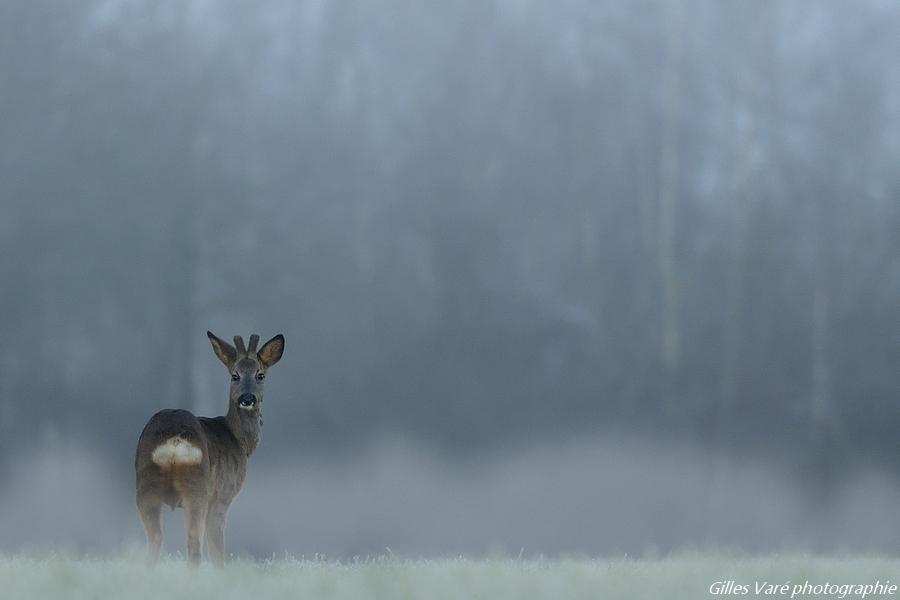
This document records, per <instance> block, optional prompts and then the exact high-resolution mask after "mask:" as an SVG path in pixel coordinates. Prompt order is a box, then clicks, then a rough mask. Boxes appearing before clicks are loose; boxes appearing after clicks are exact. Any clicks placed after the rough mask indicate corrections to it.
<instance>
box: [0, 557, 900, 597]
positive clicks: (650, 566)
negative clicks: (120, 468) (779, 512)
mask: <svg viewBox="0 0 900 600" xmlns="http://www.w3.org/2000/svg"><path fill="white" fill-rule="evenodd" d="M886 580H890V581H891V583H893V582H894V581H895V580H900V572H898V563H897V561H895V560H890V559H886V558H843V559H841V558H820V557H809V556H798V555H792V556H777V555H772V556H767V557H757V558H735V557H723V556H715V555H682V556H677V557H672V558H663V559H656V560H632V559H629V558H627V557H623V558H620V559H561V560H540V559H537V560H534V559H527V560H515V559H486V560H471V559H465V558H451V559H439V560H401V559H396V558H383V559H373V560H364V561H353V562H349V563H338V562H328V561H324V560H294V559H279V560H272V561H262V562H252V561H237V562H232V563H230V564H229V565H228V566H227V567H226V568H225V569H224V570H221V571H220V570H215V569H213V568H212V567H210V566H208V565H204V566H202V567H201V568H200V569H199V571H192V570H191V569H190V568H189V567H187V566H186V565H185V564H184V563H183V562H181V561H177V560H167V561H164V562H163V563H161V564H159V565H157V566H155V567H148V566H146V565H144V564H143V563H142V562H141V561H140V560H139V559H137V558H122V559H99V558H96V559H72V558H66V557H50V558H43V559H34V558H26V557H15V556H8V557H2V558H0V590H2V598H3V599H4V600H25V599H28V600H31V599H35V600H36V599H41V600H54V599H57V598H60V599H62V598H65V599H66V600H77V599H81V598H84V599H92V600H104V599H116V600H118V599H123V598H128V599H135V600H139V599H143V598H147V599H151V598H152V599H153V600H158V599H159V598H166V599H167V600H175V599H179V598H185V599H188V598H190V599H191V600H202V599H206V598H210V599H212V598H215V599H217V600H218V599H221V600H227V599H230V598H235V599H238V598H240V599H242V600H246V599H248V598H250V599H252V600H263V599H268V598H273V599H275V598H277V599H285V598H310V599H315V600H326V599H329V598H334V599H370V598H371V599H376V598H384V599H391V600H393V599H400V598H422V599H428V600H440V599H455V598H459V599H463V598H466V599H470V598H479V599H485V600H489V599H490V600H492V599H497V600H502V599H506V598H509V599H516V600H519V599H527V598H546V599H548V600H550V599H552V600H562V599H573V600H575V599H581V598H583V599H591V600H596V599H600V598H603V599H609V598H623V599H625V598H627V599H642V598H647V599H651V598H652V599H658V598H666V599H672V600H675V599H680V598H684V599H696V598H710V597H713V595H711V594H710V586H711V585H712V584H714V583H715V582H717V581H734V582H736V583H737V584H740V585H746V586H748V593H747V594H745V595H744V596H745V597H770V598H771V597H781V598H790V597H791V592H792V591H794V590H793V588H794V586H795V585H797V584H804V583H805V582H807V581H808V582H809V584H810V585H814V586H815V585H818V586H821V585H823V584H826V583H828V584H831V585H833V586H839V587H833V588H831V590H832V593H824V592H820V593H817V594H816V593H807V594H804V593H802V592H801V593H795V595H794V596H793V597H795V598H812V597H816V598H841V597H844V598H862V597H867V598H886V597H896V596H897V593H896V592H894V594H887V593H882V594H877V593H873V592H872V591H871V590H869V591H868V592H867V594H866V595H863V594H861V593H860V591H861V590H860V588H859V587H858V586H864V585H872V584H875V583H876V582H878V581H880V582H881V583H882V584H883V583H885V581H886ZM766 584H778V585H781V584H789V586H790V588H789V589H788V591H787V592H786V593H783V594H777V593H776V594H775V595H768V596H766V595H765V594H763V593H759V594H757V593H756V590H755V589H754V588H755V586H757V585H766ZM841 586H842V587H841ZM848 586H850V587H848ZM721 597H734V595H727V596H726V595H722V596H721Z"/></svg>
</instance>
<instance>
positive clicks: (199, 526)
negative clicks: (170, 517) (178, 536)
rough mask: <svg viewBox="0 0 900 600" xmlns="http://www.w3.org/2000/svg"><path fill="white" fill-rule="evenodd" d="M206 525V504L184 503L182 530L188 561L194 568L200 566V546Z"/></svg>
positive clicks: (198, 502)
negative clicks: (185, 541) (185, 540)
mask: <svg viewBox="0 0 900 600" xmlns="http://www.w3.org/2000/svg"><path fill="white" fill-rule="evenodd" d="M205 525H206V502H203V501H202V500H198V501H192V502H188V503H185V506H184V528H185V529H186V530H187V555H188V561H190V563H191V564H192V565H194V566H196V565H199V564H200V558H201V555H200V546H201V543H202V542H203V533H204V528H205Z"/></svg>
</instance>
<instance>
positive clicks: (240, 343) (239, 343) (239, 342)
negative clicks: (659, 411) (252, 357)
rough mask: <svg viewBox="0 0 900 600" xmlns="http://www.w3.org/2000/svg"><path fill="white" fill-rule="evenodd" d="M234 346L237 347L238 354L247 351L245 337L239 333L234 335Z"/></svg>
mask: <svg viewBox="0 0 900 600" xmlns="http://www.w3.org/2000/svg"><path fill="white" fill-rule="evenodd" d="M234 347H235V348H237V351H238V354H246V353H247V349H246V348H245V347H244V338H242V337H241V336H239V335H236V336H234Z"/></svg>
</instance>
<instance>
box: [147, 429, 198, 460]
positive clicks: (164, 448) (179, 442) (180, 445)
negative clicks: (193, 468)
mask: <svg viewBox="0 0 900 600" xmlns="http://www.w3.org/2000/svg"><path fill="white" fill-rule="evenodd" d="M151 458H152V459H153V462H155V463H156V464H158V465H159V466H161V467H172V466H175V465H199V464H200V462H201V461H202V460H203V452H202V451H201V450H200V448H198V447H197V446H195V445H193V444H192V443H190V442H189V441H187V440H184V439H181V438H180V437H179V436H177V435H176V436H174V437H170V438H169V439H168V440H166V441H165V443H163V444H160V445H159V446H157V447H156V449H155V450H154V451H153V454H152V455H151Z"/></svg>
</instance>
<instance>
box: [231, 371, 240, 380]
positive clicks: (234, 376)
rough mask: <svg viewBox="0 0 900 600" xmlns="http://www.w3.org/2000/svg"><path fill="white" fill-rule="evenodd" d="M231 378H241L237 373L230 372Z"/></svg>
mask: <svg viewBox="0 0 900 600" xmlns="http://www.w3.org/2000/svg"><path fill="white" fill-rule="evenodd" d="M231 380H232V381H240V380H241V376H240V375H238V374H237V373H232V374H231Z"/></svg>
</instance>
